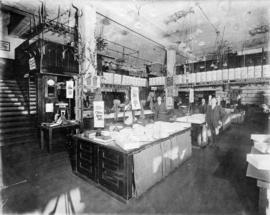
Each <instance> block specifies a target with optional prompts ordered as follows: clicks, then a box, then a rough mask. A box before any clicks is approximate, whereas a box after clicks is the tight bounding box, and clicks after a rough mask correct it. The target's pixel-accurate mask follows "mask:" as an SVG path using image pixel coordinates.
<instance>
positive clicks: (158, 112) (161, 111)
mask: <svg viewBox="0 0 270 215" xmlns="http://www.w3.org/2000/svg"><path fill="white" fill-rule="evenodd" d="M154 112H155V120H166V119H167V117H166V113H167V110H166V105H165V103H164V102H163V101H162V98H161V97H160V96H159V97H158V98H157V103H155V106H154Z"/></svg>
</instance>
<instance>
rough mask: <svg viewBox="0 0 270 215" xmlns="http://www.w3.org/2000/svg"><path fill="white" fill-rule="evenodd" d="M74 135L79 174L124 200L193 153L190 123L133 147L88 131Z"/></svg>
mask: <svg viewBox="0 0 270 215" xmlns="http://www.w3.org/2000/svg"><path fill="white" fill-rule="evenodd" d="M73 138H74V143H75V147H76V168H75V171H74V172H75V174H76V175H78V176H80V177H82V178H84V179H86V180H89V179H91V180H90V181H91V182H94V183H95V184H96V185H97V186H98V187H100V188H102V189H104V190H106V191H107V192H109V193H110V194H112V195H113V196H115V197H116V198H118V199H121V200H124V201H127V200H129V199H131V198H132V197H139V196H140V195H141V194H143V193H144V192H145V191H146V190H148V189H149V188H150V187H152V186H153V185H154V184H156V183H157V182H158V181H160V180H161V179H162V178H164V177H166V176H167V175H168V174H169V173H170V172H171V171H173V170H174V169H175V168H176V167H178V166H179V165H180V164H181V163H183V162H184V161H185V160H186V159H187V158H189V157H190V156H191V153H192V151H191V150H192V148H191V137H190V127H185V128H184V127H183V128H182V129H181V131H178V132H176V133H174V134H171V135H169V136H168V137H166V138H161V139H158V140H156V141H152V142H150V143H146V144H143V145H142V146H140V147H139V148H135V149H130V150H124V149H123V148H121V147H120V146H119V145H118V144H117V143H116V142H115V141H111V142H109V143H104V142H102V141H99V140H97V139H96V138H89V137H85V135H84V134H77V135H74V136H73Z"/></svg>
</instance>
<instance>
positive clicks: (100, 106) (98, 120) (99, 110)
mask: <svg viewBox="0 0 270 215" xmlns="http://www.w3.org/2000/svg"><path fill="white" fill-rule="evenodd" d="M93 103H94V127H95V128H104V101H94V102H93Z"/></svg>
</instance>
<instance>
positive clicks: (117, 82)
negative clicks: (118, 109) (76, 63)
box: [113, 74, 122, 85]
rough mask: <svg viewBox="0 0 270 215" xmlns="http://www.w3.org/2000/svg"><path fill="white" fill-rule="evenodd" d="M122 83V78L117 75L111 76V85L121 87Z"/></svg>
mask: <svg viewBox="0 0 270 215" xmlns="http://www.w3.org/2000/svg"><path fill="white" fill-rule="evenodd" d="M121 83H122V76H121V75H119V74H113V84H115V85H121Z"/></svg>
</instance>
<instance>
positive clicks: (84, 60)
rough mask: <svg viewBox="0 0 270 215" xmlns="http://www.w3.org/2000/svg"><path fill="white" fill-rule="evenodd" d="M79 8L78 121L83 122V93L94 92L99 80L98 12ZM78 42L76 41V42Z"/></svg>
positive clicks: (90, 7)
mask: <svg viewBox="0 0 270 215" xmlns="http://www.w3.org/2000/svg"><path fill="white" fill-rule="evenodd" d="M76 7H77V8H78V53H77V58H78V60H79V74H80V75H79V78H78V80H77V81H76V119H77V120H80V121H82V120H83V103H82V102H83V93H84V92H87V91H91V92H93V90H94V88H95V86H94V85H95V84H94V82H95V80H96V79H97V70H96V68H97V53H96V39H95V28H96V10H95V8H94V7H92V6H91V5H89V4H88V5H87V4H81V5H76ZM75 42H76V41H75Z"/></svg>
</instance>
